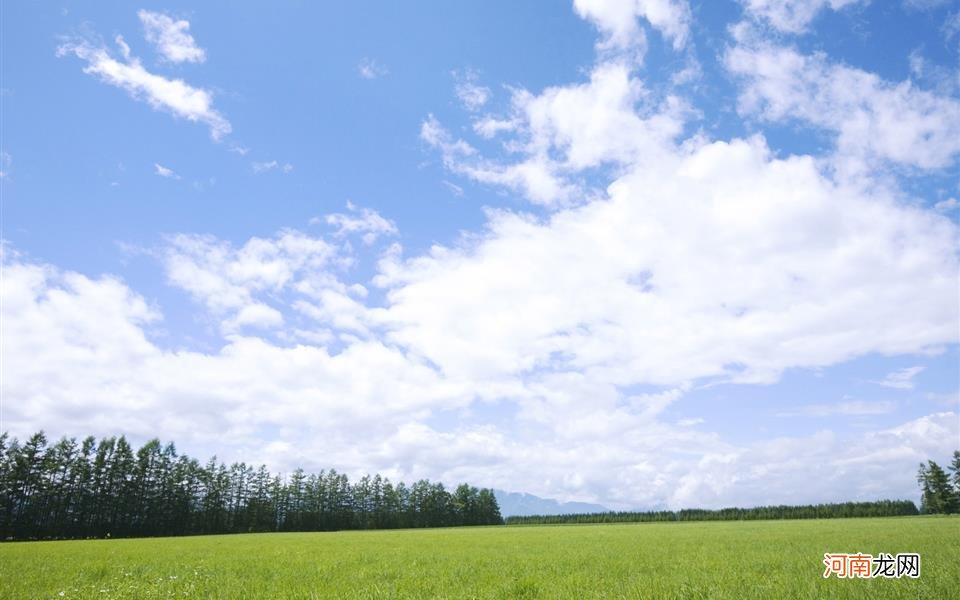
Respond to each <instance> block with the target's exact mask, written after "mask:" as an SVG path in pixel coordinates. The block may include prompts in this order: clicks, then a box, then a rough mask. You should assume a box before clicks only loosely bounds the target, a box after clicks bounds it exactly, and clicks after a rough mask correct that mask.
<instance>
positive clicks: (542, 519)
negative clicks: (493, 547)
mask: <svg viewBox="0 0 960 600" xmlns="http://www.w3.org/2000/svg"><path fill="white" fill-rule="evenodd" d="M916 514H919V511H918V510H917V505H916V504H914V503H913V502H911V501H909V500H879V501H876V502H843V503H839V504H808V505H804V506H758V507H755V508H721V509H719V510H708V509H700V508H696V509H683V510H678V511H673V510H658V511H643V512H636V511H623V512H614V511H610V512H602V513H584V514H567V515H532V516H524V517H520V516H512V517H507V518H506V524H507V525H551V524H560V523H647V522H656V521H756V520H768V519H840V518H849V517H894V516H905V515H916Z"/></svg>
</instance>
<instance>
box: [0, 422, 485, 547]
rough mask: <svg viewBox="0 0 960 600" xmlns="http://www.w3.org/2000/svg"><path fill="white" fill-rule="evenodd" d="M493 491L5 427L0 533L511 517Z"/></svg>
mask: <svg viewBox="0 0 960 600" xmlns="http://www.w3.org/2000/svg"><path fill="white" fill-rule="evenodd" d="M502 523H503V520H502V519H501V517H500V508H499V506H498V505H497V500H496V498H495V497H494V494H493V490H491V489H477V488H476V487H473V486H470V485H467V484H463V485H460V486H458V487H457V488H456V489H454V490H452V491H448V490H446V489H445V488H444V486H443V484H441V483H432V482H430V481H427V480H420V481H417V482H416V483H414V484H412V485H410V486H407V485H406V484H404V483H402V482H401V483H397V484H396V485H394V484H393V483H391V482H390V480H389V479H387V478H385V477H381V476H380V475H374V476H372V477H371V476H369V475H367V476H364V477H362V478H360V480H359V481H357V482H355V483H351V482H350V481H349V479H348V478H347V476H346V475H345V474H343V473H339V472H337V471H336V470H335V469H330V470H323V471H320V472H319V473H311V474H307V473H305V472H304V471H303V469H297V470H296V471H294V472H293V473H291V474H290V475H289V476H286V477H281V476H280V475H276V474H273V473H270V472H269V471H268V470H267V468H266V466H263V465H261V466H259V467H257V468H254V467H253V466H251V465H247V464H245V463H234V464H231V465H230V466H227V465H225V464H223V463H218V462H217V459H216V457H214V458H211V459H210V460H209V461H208V462H206V463H205V464H201V463H200V462H198V461H197V460H196V459H194V458H191V457H189V456H186V455H182V454H178V453H177V451H176V448H175V446H174V445H173V444H172V443H168V444H166V445H164V444H161V443H160V441H159V440H157V439H153V440H150V441H149V442H147V443H146V444H144V445H143V446H142V447H141V448H139V449H138V450H134V449H133V447H131V445H130V443H129V442H128V441H127V439H126V438H125V437H123V436H120V437H109V438H103V439H100V440H99V441H98V440H97V439H95V438H94V437H92V436H90V437H87V438H86V439H84V440H83V441H80V442H78V441H77V440H76V439H75V438H62V439H60V440H59V441H57V442H55V443H53V444H48V440H47V437H46V436H45V435H44V433H43V432H39V433H36V434H34V435H32V436H30V438H29V439H27V440H26V441H24V442H22V443H21V442H19V441H18V440H17V439H16V438H10V437H9V436H8V435H7V434H6V433H3V434H2V435H0V539H3V540H11V539H14V540H18V539H54V538H60V539H63V538H88V537H141V536H167V535H194V534H212V533H241V532H265V531H333V530H342V529H387V528H401V527H446V526H458V525H494V524H502Z"/></svg>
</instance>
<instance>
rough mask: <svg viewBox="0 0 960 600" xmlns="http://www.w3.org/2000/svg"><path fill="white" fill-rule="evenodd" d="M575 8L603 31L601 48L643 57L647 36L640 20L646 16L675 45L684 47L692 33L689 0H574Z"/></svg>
mask: <svg viewBox="0 0 960 600" xmlns="http://www.w3.org/2000/svg"><path fill="white" fill-rule="evenodd" d="M573 7H574V10H576V12H577V14H579V15H580V16H581V17H583V18H585V19H587V20H589V21H590V22H592V23H593V24H594V25H595V26H596V27H597V29H599V30H600V31H601V32H602V33H603V36H604V37H603V39H602V41H601V42H600V43H599V44H598V46H599V49H600V50H601V51H625V50H626V51H632V52H634V53H635V54H636V56H637V57H638V58H639V57H642V56H643V54H644V52H645V50H646V43H647V42H646V35H645V34H644V32H643V29H642V28H641V27H640V25H639V23H638V21H637V19H645V20H646V21H647V22H648V23H650V25H651V26H652V27H653V28H655V29H657V30H658V31H659V32H660V33H661V34H662V35H663V37H664V38H665V39H667V40H669V41H670V43H671V44H672V46H673V48H674V49H676V50H680V49H682V48H683V47H684V46H685V45H686V43H687V38H688V37H689V34H690V24H691V13H690V5H689V4H688V3H687V1H686V0H574V2H573Z"/></svg>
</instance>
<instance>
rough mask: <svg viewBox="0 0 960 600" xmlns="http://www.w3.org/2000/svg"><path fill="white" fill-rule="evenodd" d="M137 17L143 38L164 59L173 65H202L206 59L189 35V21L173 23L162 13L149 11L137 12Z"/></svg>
mask: <svg viewBox="0 0 960 600" xmlns="http://www.w3.org/2000/svg"><path fill="white" fill-rule="evenodd" d="M137 16H138V17H139V18H140V23H141V24H142V25H143V36H144V37H145V38H146V40H147V41H148V42H150V43H151V44H153V46H154V48H156V50H157V52H159V53H160V55H161V56H162V57H163V58H164V59H166V60H168V61H170V62H173V63H180V62H192V63H202V62H203V61H205V60H206V59H207V55H206V53H205V52H204V50H203V48H200V47H199V46H197V43H196V41H194V39H193V36H191V35H190V22H189V21H185V20H182V19H181V20H177V21H175V20H173V19H172V18H170V17H169V16H167V15H165V14H163V13H157V12H152V11H149V10H140V11H138V12H137ZM128 52H129V49H128ZM127 58H128V59H129V57H127Z"/></svg>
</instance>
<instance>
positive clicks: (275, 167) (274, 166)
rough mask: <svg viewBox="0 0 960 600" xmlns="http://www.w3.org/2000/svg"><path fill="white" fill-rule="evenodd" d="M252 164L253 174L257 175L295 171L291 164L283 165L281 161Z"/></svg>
mask: <svg viewBox="0 0 960 600" xmlns="http://www.w3.org/2000/svg"><path fill="white" fill-rule="evenodd" d="M250 164H251V166H252V167H253V172H254V173H257V174H260V173H267V172H270V171H282V172H284V173H289V172H291V171H293V165H291V164H290V163H282V164H281V163H280V161H277V160H270V161H265V162H253V163H250Z"/></svg>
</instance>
